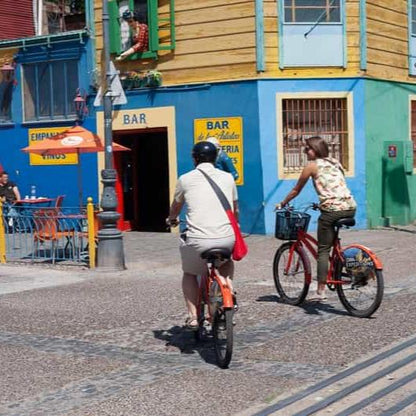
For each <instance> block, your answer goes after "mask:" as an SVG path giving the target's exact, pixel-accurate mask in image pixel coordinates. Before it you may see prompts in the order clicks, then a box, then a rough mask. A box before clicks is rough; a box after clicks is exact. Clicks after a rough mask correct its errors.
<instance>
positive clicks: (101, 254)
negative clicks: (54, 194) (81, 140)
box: [97, 0, 126, 270]
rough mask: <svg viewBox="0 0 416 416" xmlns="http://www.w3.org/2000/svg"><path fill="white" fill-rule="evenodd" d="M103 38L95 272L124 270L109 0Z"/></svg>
mask: <svg viewBox="0 0 416 416" xmlns="http://www.w3.org/2000/svg"><path fill="white" fill-rule="evenodd" d="M102 20H103V35H104V44H103V47H104V67H105V72H106V83H105V89H103V91H104V93H103V105H104V148H105V150H104V158H105V160H104V163H105V164H104V169H103V170H102V171H101V179H102V180H101V182H102V183H103V185H104V189H103V194H102V197H101V208H102V209H103V211H102V212H100V213H99V214H98V218H99V220H100V223H101V229H100V230H99V231H98V249H97V269H98V270H124V269H125V268H126V266H125V261H124V250H123V236H122V234H121V231H120V230H118V229H117V220H118V219H119V218H120V214H119V213H118V212H116V208H117V197H116V191H115V183H116V175H117V173H116V171H115V169H114V167H113V137H112V134H113V132H112V102H111V89H110V88H111V76H112V75H111V70H110V50H109V46H110V34H109V15H108V0H103V17H102Z"/></svg>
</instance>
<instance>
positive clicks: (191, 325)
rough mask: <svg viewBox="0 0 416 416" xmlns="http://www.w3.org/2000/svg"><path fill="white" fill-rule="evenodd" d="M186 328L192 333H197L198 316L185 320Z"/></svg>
mask: <svg viewBox="0 0 416 416" xmlns="http://www.w3.org/2000/svg"><path fill="white" fill-rule="evenodd" d="M185 327H186V328H187V329H191V330H192V331H197V330H198V328H199V323H198V318H197V317H196V316H188V317H187V318H186V320H185Z"/></svg>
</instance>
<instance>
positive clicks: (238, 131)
mask: <svg viewBox="0 0 416 416" xmlns="http://www.w3.org/2000/svg"><path fill="white" fill-rule="evenodd" d="M212 136H214V137H216V138H217V139H218V141H219V142H220V145H221V149H222V151H224V152H225V153H227V155H228V156H229V157H230V158H231V160H232V162H233V163H234V166H235V168H236V169H237V172H238V175H239V178H238V180H237V181H236V182H235V183H236V184H237V185H243V184H244V172H243V166H244V161H243V119H242V117H221V118H197V119H195V120H194V141H195V143H197V142H200V141H203V140H206V139H207V138H208V137H212Z"/></svg>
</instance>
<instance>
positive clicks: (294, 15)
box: [278, 0, 347, 69]
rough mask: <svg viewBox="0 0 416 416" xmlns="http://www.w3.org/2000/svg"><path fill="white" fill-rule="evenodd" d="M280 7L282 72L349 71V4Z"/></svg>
mask: <svg viewBox="0 0 416 416" xmlns="http://www.w3.org/2000/svg"><path fill="white" fill-rule="evenodd" d="M278 5H279V67H280V68H281V69H284V68H288V67H344V68H345V66H346V64H347V53H346V51H347V49H346V48H347V45H346V36H345V33H346V28H345V0H282V1H280V0H279V1H278Z"/></svg>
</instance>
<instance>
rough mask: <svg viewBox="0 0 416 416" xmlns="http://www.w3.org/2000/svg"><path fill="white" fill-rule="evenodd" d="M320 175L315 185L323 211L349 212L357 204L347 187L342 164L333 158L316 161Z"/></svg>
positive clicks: (314, 180) (315, 180)
mask: <svg viewBox="0 0 416 416" xmlns="http://www.w3.org/2000/svg"><path fill="white" fill-rule="evenodd" d="M315 162H316V165H317V166H318V174H317V175H316V178H313V184H314V186H315V190H316V192H317V194H318V197H319V202H320V204H319V207H320V208H321V210H323V211H349V210H352V209H356V208H357V204H356V202H355V200H354V198H353V196H352V195H351V192H350V190H349V189H348V187H347V184H346V182H345V177H344V171H343V169H342V166H341V164H340V163H339V162H338V161H337V160H336V159H332V158H329V157H328V158H325V159H316V161H315Z"/></svg>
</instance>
